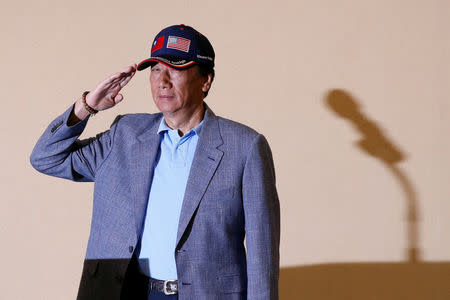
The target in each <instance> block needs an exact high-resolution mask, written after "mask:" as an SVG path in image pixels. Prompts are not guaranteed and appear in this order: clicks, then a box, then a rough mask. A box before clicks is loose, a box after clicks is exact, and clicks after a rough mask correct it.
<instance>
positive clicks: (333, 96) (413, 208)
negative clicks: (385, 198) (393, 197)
mask: <svg viewBox="0 0 450 300" xmlns="http://www.w3.org/2000/svg"><path fill="white" fill-rule="evenodd" d="M324 100H325V105H326V106H327V107H328V108H329V109H330V110H332V111H333V112H334V113H335V114H337V115H338V116H339V117H341V118H344V119H346V120H347V121H349V122H351V123H352V125H353V126H354V127H355V129H356V130H357V131H358V132H359V133H360V134H361V136H362V138H361V139H360V140H359V141H358V142H357V147H358V148H359V149H360V150H361V151H362V152H363V153H365V154H368V155H370V156H372V157H373V158H375V159H378V160H379V161H380V162H381V163H382V164H383V165H384V166H385V167H386V168H387V169H388V170H389V172H391V174H392V176H393V177H394V178H395V180H397V181H398V183H399V185H400V186H401V188H402V189H403V191H404V195H405V204H406V206H407V215H406V216H405V219H406V220H407V224H408V231H407V234H408V249H406V259H405V262H403V263H389V262H386V263H351V262H350V263H335V264H321V265H313V266H302V267H289V268H282V269H281V271H280V299H281V300H288V299H307V300H325V299H326V300H328V299H333V300H353V299H354V300H365V299H367V300H372V299H373V300H375V299H376V300H378V299H379V300H403V299H405V300H449V299H450V262H433V263H427V262H423V261H421V256H420V251H419V250H420V249H419V242H418V241H419V236H418V233H419V231H418V221H419V220H418V215H419V214H418V201H417V198H416V193H415V192H414V188H413V185H412V183H411V181H410V180H409V178H408V176H407V175H406V174H405V172H403V171H402V170H401V169H400V168H399V167H398V166H397V165H396V164H397V163H399V162H401V161H403V160H404V159H405V156H404V155H403V153H402V152H401V151H400V150H399V149H398V148H397V147H396V146H395V145H394V143H393V142H391V141H389V139H388V138H387V137H386V136H385V135H383V132H382V130H381V129H380V128H379V127H378V126H377V124H376V123H375V122H374V121H372V120H370V119H369V118H368V117H366V116H365V115H364V113H363V112H362V111H361V110H360V108H359V105H358V103H357V101H356V100H355V99H354V98H353V97H352V96H351V95H350V94H349V93H348V92H346V91H343V90H331V91H329V92H328V94H327V95H326V97H325V99H324Z"/></svg>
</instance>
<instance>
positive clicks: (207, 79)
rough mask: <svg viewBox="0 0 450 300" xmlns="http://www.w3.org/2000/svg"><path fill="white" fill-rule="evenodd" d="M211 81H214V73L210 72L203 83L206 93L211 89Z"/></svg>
mask: <svg viewBox="0 0 450 300" xmlns="http://www.w3.org/2000/svg"><path fill="white" fill-rule="evenodd" d="M211 83H212V74H211V73H209V74H208V75H207V76H206V80H205V82H204V83H203V86H202V92H204V93H206V92H207V91H209V89H210V88H211Z"/></svg>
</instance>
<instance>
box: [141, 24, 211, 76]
mask: <svg viewBox="0 0 450 300" xmlns="http://www.w3.org/2000/svg"><path fill="white" fill-rule="evenodd" d="M214 58H215V54H214V49H213V47H212V45H211V43H210V42H209V40H208V39H207V38H206V36H204V35H203V34H201V33H200V32H198V31H197V30H195V29H194V28H192V27H190V26H186V25H183V24H181V25H173V26H170V27H167V28H164V29H163V30H161V32H160V33H158V35H157V36H156V37H155V39H154V40H153V44H152V49H151V52H150V58H147V59H146V60H143V61H142V62H140V63H139V64H138V67H137V69H138V70H139V71H141V70H144V69H146V68H148V67H149V66H153V65H155V64H156V63H158V62H160V63H163V64H165V65H167V66H169V67H171V68H175V69H186V68H189V67H190V66H192V65H194V64H196V63H198V64H204V65H207V66H210V67H214Z"/></svg>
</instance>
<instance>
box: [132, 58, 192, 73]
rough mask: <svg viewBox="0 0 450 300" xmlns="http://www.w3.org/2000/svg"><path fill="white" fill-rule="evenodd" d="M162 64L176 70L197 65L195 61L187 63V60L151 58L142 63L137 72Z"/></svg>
mask: <svg viewBox="0 0 450 300" xmlns="http://www.w3.org/2000/svg"><path fill="white" fill-rule="evenodd" d="M159 62H160V63H162V64H165V65H166V66H168V67H171V68H174V69H179V70H181V69H187V68H189V67H190V66H192V65H194V64H195V61H193V60H190V61H186V60H170V59H167V58H164V57H150V58H148V59H146V60H143V61H141V62H140V63H139V64H138V66H137V70H138V71H142V70H144V69H146V68H148V67H150V66H153V65H154V64H156V63H159Z"/></svg>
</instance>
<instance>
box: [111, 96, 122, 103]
mask: <svg viewBox="0 0 450 300" xmlns="http://www.w3.org/2000/svg"><path fill="white" fill-rule="evenodd" d="M113 100H114V102H115V103H116V104H117V103H119V102H120V101H122V100H123V95H122V94H117V95H116V96H115V97H114V99H113Z"/></svg>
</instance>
